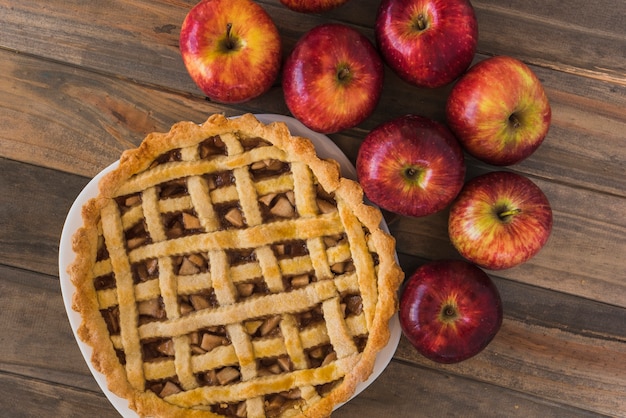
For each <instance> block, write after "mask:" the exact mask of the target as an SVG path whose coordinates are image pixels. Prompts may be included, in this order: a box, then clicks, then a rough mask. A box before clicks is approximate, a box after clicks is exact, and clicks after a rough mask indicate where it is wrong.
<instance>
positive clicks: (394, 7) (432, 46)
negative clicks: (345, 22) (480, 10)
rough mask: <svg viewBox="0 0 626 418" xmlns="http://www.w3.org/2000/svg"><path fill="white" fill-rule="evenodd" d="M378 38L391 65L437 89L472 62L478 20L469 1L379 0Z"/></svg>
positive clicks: (409, 78)
mask: <svg viewBox="0 0 626 418" xmlns="http://www.w3.org/2000/svg"><path fill="white" fill-rule="evenodd" d="M375 33H376V40H377V43H378V47H379V49H380V51H381V54H382V56H383V58H384V59H385V61H386V62H387V64H388V65H389V67H390V68H391V69H392V70H393V71H395V72H396V74H398V76H400V77H401V78H402V79H403V80H405V81H406V82H408V83H410V84H414V85H416V86H419V87H428V88H434V87H441V86H444V85H446V84H449V83H450V82H452V81H453V80H455V79H456V78H458V77H459V76H460V75H461V74H462V73H463V72H464V71H465V70H466V69H467V68H468V67H469V66H470V64H471V63H472V60H473V58H474V54H475V53H476V47H477V44H478V23H477V21H476V15H475V13H474V8H473V7H472V5H471V3H470V2H469V0H383V1H382V2H381V4H380V6H379V9H378V14H377V16H376V26H375Z"/></svg>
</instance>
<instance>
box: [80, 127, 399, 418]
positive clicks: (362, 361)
mask: <svg viewBox="0 0 626 418" xmlns="http://www.w3.org/2000/svg"><path fill="white" fill-rule="evenodd" d="M338 174H339V173H338V166H337V164H336V163H334V162H326V161H322V160H320V159H318V158H317V156H316V155H315V151H314V149H313V147H312V145H311V143H310V142H309V141H308V140H306V139H304V138H297V137H293V136H291V135H290V133H289V131H288V130H287V128H286V126H284V125H283V124H272V125H263V124H261V123H259V122H258V121H257V120H256V119H255V118H254V117H253V116H252V115H244V116H242V117H240V118H238V119H234V120H228V119H226V118H224V117H223V116H220V115H214V116H212V117H211V118H209V120H208V121H207V122H206V123H205V124H203V125H195V124H192V123H180V124H177V125H175V126H174V127H173V128H172V129H171V130H170V132H168V133H166V134H151V135H149V136H148V137H147V138H146V139H145V140H144V142H143V143H142V145H141V146H140V147H139V148H138V149H137V150H132V151H128V152H127V153H125V154H124V155H123V156H122V159H121V161H120V167H119V169H117V170H115V171H114V172H113V173H111V174H109V175H108V176H106V177H105V178H104V179H103V180H102V182H101V184H100V190H101V191H100V195H99V196H98V198H96V199H93V200H92V201H90V202H89V203H88V204H87V205H86V206H85V208H84V211H83V215H84V223H85V226H84V227H83V228H81V229H80V230H79V231H77V233H76V235H75V241H74V250H75V251H76V253H77V259H76V261H75V262H74V264H73V265H72V266H70V269H69V271H70V274H71V277H72V280H73V282H74V284H75V285H76V288H77V292H76V294H75V298H74V307H75V309H76V310H77V311H78V312H80V313H81V315H82V316H83V324H82V325H81V327H80V329H79V335H80V336H81V338H82V339H83V340H84V341H86V342H88V343H89V344H90V345H92V347H93V348H94V364H95V365H96V367H97V368H98V369H99V370H101V371H102V372H103V373H105V374H106V375H107V379H108V380H109V386H110V387H111V389H112V390H113V391H114V392H115V393H117V394H118V395H119V396H123V397H126V398H128V399H129V401H130V402H129V405H130V406H131V407H132V408H134V409H136V410H137V411H138V412H139V414H140V415H150V416H172V415H176V416H187V415H188V416H208V417H215V416H235V417H242V418H243V417H253V416H255V417H256V416H266V415H271V416H294V415H298V414H306V416H326V415H328V414H329V413H330V412H331V410H332V408H333V406H334V405H335V404H336V403H338V402H342V401H345V400H346V399H347V398H348V397H349V396H350V395H351V393H352V392H353V391H354V388H355V386H356V384H357V383H358V382H359V381H361V380H363V379H364V378H365V377H366V376H367V375H368V374H369V373H370V372H371V370H372V367H373V363H374V360H375V356H376V353H377V352H378V351H379V350H380V349H381V348H382V347H383V346H384V344H385V343H386V341H387V338H388V335H389V332H388V328H387V321H388V319H389V318H390V317H391V315H392V314H393V312H394V310H395V306H396V297H395V291H396V289H397V286H398V285H399V283H400V281H401V280H402V277H403V275H402V272H401V270H400V269H399V268H398V266H397V265H396V262H395V256H394V251H393V248H394V246H393V239H392V238H391V237H390V236H388V235H387V234H385V233H384V232H382V231H381V230H380V228H379V223H380V222H381V219H382V217H381V214H380V212H379V211H378V210H376V209H374V208H372V207H369V206H366V205H365V204H363V201H362V200H363V195H362V191H361V189H360V188H359V187H358V185H357V184H356V183H354V182H351V181H348V180H345V179H341V178H340V177H339V175H338Z"/></svg>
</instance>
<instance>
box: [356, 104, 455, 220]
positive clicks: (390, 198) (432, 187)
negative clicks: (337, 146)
mask: <svg viewBox="0 0 626 418" xmlns="http://www.w3.org/2000/svg"><path fill="white" fill-rule="evenodd" d="M356 169H357V175H358V178H359V182H360V183H361V186H362V187H363V191H364V192H365V195H366V196H367V198H368V199H369V200H371V201H372V202H373V203H375V204H376V205H378V206H380V207H381V208H383V209H385V210H387V211H390V212H393V213H396V214H400V215H406V216H425V215H429V214H432V213H435V212H438V211H440V210H442V209H443V208H444V207H446V206H447V205H448V204H449V203H450V202H452V200H453V199H454V198H455V197H456V195H457V194H458V193H459V191H460V190H461V187H462V186H463V181H464V178H465V160H464V158H463V151H462V149H461V146H460V145H459V144H458V142H457V140H456V138H455V137H454V135H453V134H452V132H450V130H449V129H448V128H447V127H446V126H445V125H444V124H442V123H439V122H436V121H433V120H430V119H428V118H425V117H422V116H416V115H406V116H401V117H399V118H396V119H392V120H390V121H387V122H385V123H383V124H381V125H379V126H378V127H376V128H374V129H373V130H372V131H370V133H369V134H368V135H367V136H366V137H365V139H364V140H363V142H362V144H361V146H360V148H359V152H358V155H357V159H356Z"/></svg>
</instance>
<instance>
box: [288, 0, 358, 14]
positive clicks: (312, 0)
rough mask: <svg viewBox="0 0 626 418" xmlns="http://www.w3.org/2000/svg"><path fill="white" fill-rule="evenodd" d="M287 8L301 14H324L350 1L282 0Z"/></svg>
mask: <svg viewBox="0 0 626 418" xmlns="http://www.w3.org/2000/svg"><path fill="white" fill-rule="evenodd" d="M280 2H281V3H282V4H283V5H284V6H287V8H289V9H291V10H294V11H296V12H300V13H322V12H327V11H329V10H332V9H334V8H336V7H339V6H341V5H342V4H344V3H347V2H348V0H280Z"/></svg>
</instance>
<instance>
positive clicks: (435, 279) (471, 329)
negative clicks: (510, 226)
mask: <svg viewBox="0 0 626 418" xmlns="http://www.w3.org/2000/svg"><path fill="white" fill-rule="evenodd" d="M448 305H452V306H454V307H455V310H456V312H457V315H458V317H457V318H456V319H446V317H445V315H443V314H442V312H444V310H445V307H446V306H448ZM502 315H503V313H502V301H501V298H500V293H499V291H498V289H497V287H496V286H495V284H494V283H493V282H492V280H491V279H490V278H489V276H488V275H487V274H486V273H485V272H484V271H483V270H481V269H480V268H478V267H476V266H475V265H473V264H470V263H468V262H466V261H462V260H439V261H431V262H429V263H427V264H424V265H422V266H420V267H419V268H418V269H417V270H416V271H415V272H414V273H413V274H412V275H411V277H409V279H408V280H407V283H406V285H405V287H404V290H403V292H402V295H401V297H400V309H399V315H398V317H399V320H400V326H401V328H402V331H403V333H404V336H405V337H406V338H407V339H408V340H409V342H410V343H411V344H412V345H413V346H414V347H415V348H416V349H417V351H418V352H419V353H421V354H422V355H423V356H424V357H426V358H429V359H431V360H433V361H436V362H438V363H458V362H460V361H463V360H467V359H468V358H470V357H473V356H475V355H476V354H478V353H480V352H481V351H482V350H483V349H484V348H485V347H486V346H487V345H489V343H490V342H491V341H492V340H493V338H494V337H495V336H496V334H497V333H498V331H499V329H500V326H501V325H502Z"/></svg>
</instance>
